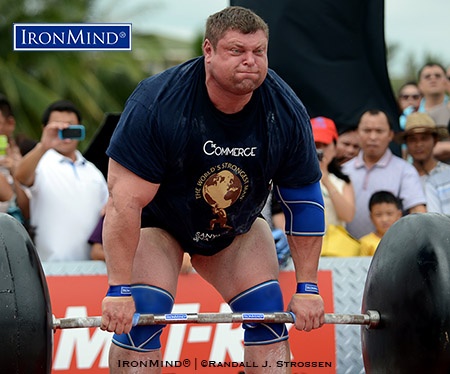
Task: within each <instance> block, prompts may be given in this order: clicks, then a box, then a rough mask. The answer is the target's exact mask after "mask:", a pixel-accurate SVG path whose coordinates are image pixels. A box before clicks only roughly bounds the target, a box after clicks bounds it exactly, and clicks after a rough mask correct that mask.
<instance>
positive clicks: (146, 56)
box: [0, 0, 172, 150]
mask: <svg viewBox="0 0 450 374" xmlns="http://www.w3.org/2000/svg"><path fill="white" fill-rule="evenodd" d="M92 5H93V0H77V1H71V2H61V1H57V0H46V1H44V0H15V1H8V2H7V1H3V2H1V3H0V75H1V77H2V79H1V80H0V92H2V93H4V94H5V95H6V96H7V97H8V99H9V100H10V102H11V105H12V106H13V110H14V114H15V117H16V121H17V128H16V133H23V134H26V135H27V136H28V137H31V138H33V139H39V138H40V135H41V129H42V124H41V115H42V113H43V111H44V109H45V108H46V107H47V106H48V105H49V104H50V103H51V102H53V101H55V100H59V99H68V100H71V101H73V102H74V103H75V104H76V105H77V106H78V107H79V108H80V110H81V112H82V115H83V118H84V120H83V124H84V125H85V126H86V130H87V138H86V140H85V141H84V142H82V144H81V145H80V148H81V149H82V150H83V149H84V148H85V147H86V146H87V145H88V144H89V142H90V140H91V138H92V136H93V135H94V134H95V132H96V130H97V128H98V126H99V124H100V123H101V121H102V119H103V116H104V113H106V112H120V111H122V109H123V105H124V103H125V101H126V99H127V97H128V96H129V95H130V93H131V92H132V90H133V89H134V88H135V87H136V85H137V83H138V82H139V81H140V80H142V79H143V78H145V77H146V76H148V75H151V74H153V73H155V72H156V71H158V70H161V68H165V67H167V65H168V64H171V63H172V61H170V62H168V61H167V59H166V57H165V45H166V42H165V41H164V40H163V38H159V37H155V36H152V35H135V34H133V38H132V44H133V45H132V48H133V51H132V52H128V51H125V52H122V51H117V52H116V51H107V52H62V51H60V52H58V51H55V52H53V51H52V52H24V51H13V27H12V25H13V23H38V22H42V23H82V22H92V12H91V11H90V10H91V9H92ZM152 61H153V64H152V63H151V62H152Z"/></svg>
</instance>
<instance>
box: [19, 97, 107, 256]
mask: <svg viewBox="0 0 450 374" xmlns="http://www.w3.org/2000/svg"><path fill="white" fill-rule="evenodd" d="M42 123H43V126H44V127H43V131H42V136H41V139H40V142H39V143H38V144H37V145H36V146H35V147H34V148H33V149H32V150H31V151H29V152H28V153H27V154H26V155H25V156H24V157H23V159H22V161H21V162H20V164H19V165H18V168H17V171H16V177H17V179H18V180H19V181H20V182H21V183H22V184H24V185H25V186H28V187H29V188H30V192H31V195H32V198H31V204H30V218H31V224H32V226H33V227H35V231H36V235H35V244H36V248H37V251H38V254H39V256H40V259H41V260H42V261H72V260H88V259H89V258H90V257H89V253H90V246H89V244H88V238H89V236H90V235H91V233H92V232H93V230H94V228H95V226H96V224H97V222H98V220H99V218H100V213H101V209H102V208H103V207H104V205H105V203H106V200H107V197H108V191H107V185H106V181H105V178H104V177H103V174H102V173H101V172H100V170H98V169H97V168H96V167H95V166H94V165H93V164H92V163H90V162H89V161H87V160H86V159H85V158H84V157H83V156H82V155H81V153H80V152H79V151H78V150H77V146H78V141H77V140H73V139H60V138H59V136H58V133H59V130H60V129H64V128H67V127H68V126H69V125H73V124H80V123H81V115H80V112H79V110H78V109H77V108H76V107H75V105H74V104H73V103H71V102H70V101H66V100H60V101H57V102H54V103H52V104H51V105H50V106H49V107H48V108H47V109H46V110H45V112H44V114H43V117H42Z"/></svg>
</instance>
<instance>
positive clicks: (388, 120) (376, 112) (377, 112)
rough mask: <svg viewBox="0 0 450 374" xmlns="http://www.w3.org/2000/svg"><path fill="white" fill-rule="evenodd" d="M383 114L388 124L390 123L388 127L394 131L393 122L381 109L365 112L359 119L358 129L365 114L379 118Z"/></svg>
mask: <svg viewBox="0 0 450 374" xmlns="http://www.w3.org/2000/svg"><path fill="white" fill-rule="evenodd" d="M381 113H382V114H384V115H385V117H386V119H387V122H388V125H389V129H391V130H392V129H393V126H392V123H391V120H390V119H389V116H388V115H387V114H386V112H384V111H382V110H380V109H368V110H365V111H364V112H363V114H361V116H360V117H359V122H358V127H359V123H360V122H361V118H362V116H363V115H364V114H370V115H371V116H377V115H379V114H381Z"/></svg>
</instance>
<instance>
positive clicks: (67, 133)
mask: <svg viewBox="0 0 450 374" xmlns="http://www.w3.org/2000/svg"><path fill="white" fill-rule="evenodd" d="M85 135H86V131H85V129H84V126H83V125H70V126H69V127H67V128H65V129H60V130H59V131H58V136H59V138H60V139H72V140H83V139H84V137H85Z"/></svg>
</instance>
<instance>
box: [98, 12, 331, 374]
mask: <svg viewBox="0 0 450 374" xmlns="http://www.w3.org/2000/svg"><path fill="white" fill-rule="evenodd" d="M267 45H268V27H267V25H266V24H265V22H264V21H263V20H262V19H261V18H260V17H258V16H257V15H256V14H254V13H253V12H251V11H250V10H248V9H245V8H241V7H228V8H225V9H224V10H223V11H221V12H218V13H216V14H214V15H212V16H210V17H209V18H208V21H207V24H206V33H205V40H204V43H203V52H204V53H203V56H202V57H199V58H196V59H193V60H191V61H188V62H186V63H184V64H181V65H179V66H175V67H173V68H171V69H168V70H166V71H164V72H162V73H160V74H158V75H155V76H153V77H150V78H148V79H146V80H144V81H143V82H141V83H140V84H139V86H138V87H137V88H136V90H135V91H134V93H133V94H132V95H131V96H130V98H129V99H128V101H127V103H126V106H125V109H124V111H123V114H122V116H121V119H120V122H119V124H118V126H117V129H116V131H115V133H114V135H113V137H112V139H111V143H110V146H109V148H108V151H107V154H108V156H109V157H110V163H109V174H108V181H109V186H110V199H109V202H108V204H107V208H106V216H105V225H104V249H105V257H106V264H107V268H108V280H109V285H110V288H109V290H108V293H107V296H106V297H105V299H104V300H103V318H102V329H104V330H108V331H113V332H115V333H116V334H115V336H114V338H113V343H114V344H112V346H111V351H110V370H111V372H120V370H122V369H121V368H118V367H117V362H118V361H119V360H160V359H161V357H162V354H161V351H160V348H161V344H160V341H159V336H160V334H161V329H162V326H160V325H159V326H158V325H154V326H135V327H133V328H131V327H132V316H133V313H134V312H135V311H137V312H138V313H141V314H142V313H153V314H156V313H170V311H171V310H172V306H173V303H174V297H175V293H176V286H177V279H178V274H179V271H180V267H181V263H182V258H183V254H184V252H188V253H189V254H190V255H191V261H192V266H193V267H194V268H195V270H196V272H197V273H198V274H199V275H200V276H202V277H203V278H204V279H206V280H207V281H208V282H209V283H211V284H212V285H213V286H214V287H215V288H216V289H217V290H218V292H219V293H220V294H221V296H222V297H223V299H224V300H225V301H226V302H228V303H229V305H230V307H231V309H232V310H233V311H234V312H275V311H283V310H284V305H283V298H282V294H281V289H280V286H279V284H278V271H279V269H278V262H277V256H276V251H275V246H274V240H273V237H272V234H271V231H270V228H269V225H268V224H267V223H266V222H265V221H264V220H263V219H262V218H260V217H261V210H262V209H263V207H264V205H265V202H266V200H267V197H268V195H269V193H270V191H271V188H272V186H274V188H275V193H276V195H277V197H278V199H279V200H280V201H281V204H282V206H283V207H284V211H285V215H286V233H287V234H288V238H289V245H290V248H291V252H292V258H293V260H294V264H295V269H296V277H297V282H298V284H297V292H296V293H295V294H294V295H293V296H292V299H291V302H290V304H289V306H288V308H289V310H291V311H292V312H293V313H294V314H295V315H296V322H295V326H296V328H297V329H299V330H305V331H310V330H312V329H314V328H318V327H320V326H321V325H322V324H323V322H324V311H323V301H322V298H321V297H320V295H319V290H318V287H317V268H318V261H319V256H320V249H321V243H322V235H323V232H324V218H323V199H322V195H321V192H320V185H319V181H320V177H321V173H320V168H319V164H318V160H317V156H316V151H315V147H314V141H313V138H312V133H311V125H310V122H309V118H308V115H307V113H306V110H305V108H304V106H303V105H302V103H301V102H300V100H299V99H298V98H297V96H296V95H295V94H294V93H293V91H292V90H291V89H290V88H289V86H288V85H287V84H286V83H284V82H283V81H282V80H281V79H280V78H279V77H278V76H277V75H276V74H275V73H274V72H273V71H271V70H270V69H268V62H267ZM293 288H294V287H293ZM243 327H244V329H245V334H244V343H245V360H246V361H247V362H253V363H254V364H255V365H258V366H263V365H265V364H267V363H268V365H272V364H273V367H275V366H276V363H275V362H276V361H278V360H284V361H289V359H290V350H289V344H288V341H287V339H288V332H287V328H286V326H284V324H264V323H260V324H244V326H243ZM130 330H131V332H130ZM145 370H147V372H148V368H146V369H145ZM155 370H156V372H159V371H160V370H161V369H160V368H155ZM286 370H289V369H286Z"/></svg>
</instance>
